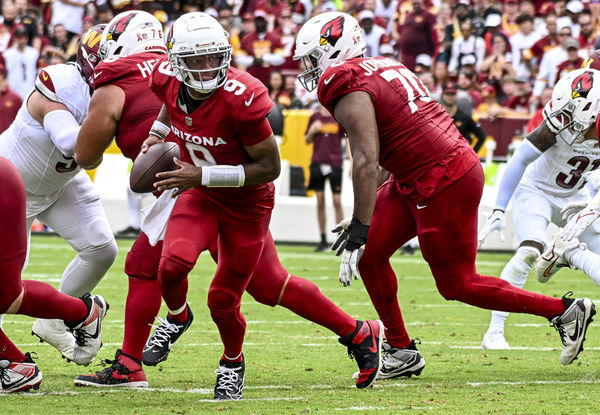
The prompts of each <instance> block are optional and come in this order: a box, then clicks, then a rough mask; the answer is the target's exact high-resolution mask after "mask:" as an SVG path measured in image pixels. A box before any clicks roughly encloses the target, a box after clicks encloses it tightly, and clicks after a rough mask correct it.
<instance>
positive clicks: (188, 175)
mask: <svg viewBox="0 0 600 415" xmlns="http://www.w3.org/2000/svg"><path fill="white" fill-rule="evenodd" d="M173 161H174V162H175V164H176V165H177V166H179V169H178V170H173V171H165V172H162V173H157V174H156V178H157V179H161V180H160V181H157V182H155V183H154V187H155V188H156V190H159V191H164V190H167V189H173V188H175V187H176V188H177V191H176V192H175V193H173V195H172V197H177V196H179V195H180V194H181V193H183V192H184V191H186V190H188V189H191V188H192V187H197V186H200V185H201V184H202V169H201V168H200V167H196V166H194V165H193V164H190V163H186V162H185V161H181V160H179V159H178V158H177V157H174V158H173Z"/></svg>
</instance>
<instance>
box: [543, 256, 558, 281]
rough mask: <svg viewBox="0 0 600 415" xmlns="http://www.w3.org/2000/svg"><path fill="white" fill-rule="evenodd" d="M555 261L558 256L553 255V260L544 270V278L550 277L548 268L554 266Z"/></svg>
mask: <svg viewBox="0 0 600 415" xmlns="http://www.w3.org/2000/svg"><path fill="white" fill-rule="evenodd" d="M556 261H558V257H555V258H554V261H552V262H551V263H550V265H548V267H547V268H546V269H545V270H544V277H546V278H549V277H550V270H551V269H552V267H553V266H554V264H555V263H556Z"/></svg>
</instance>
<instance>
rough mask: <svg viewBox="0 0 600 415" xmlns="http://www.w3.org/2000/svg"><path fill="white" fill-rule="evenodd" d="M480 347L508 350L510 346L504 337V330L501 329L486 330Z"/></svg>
mask: <svg viewBox="0 0 600 415" xmlns="http://www.w3.org/2000/svg"><path fill="white" fill-rule="evenodd" d="M481 348H482V349H483V350H510V346H509V344H508V342H507V341H506V339H505V338H504V332H503V331H501V330H494V331H489V330H488V332H487V333H485V334H484V335H483V340H482V341H481Z"/></svg>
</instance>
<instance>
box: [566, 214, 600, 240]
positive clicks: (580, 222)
mask: <svg viewBox="0 0 600 415" xmlns="http://www.w3.org/2000/svg"><path fill="white" fill-rule="evenodd" d="M598 216H600V208H598V207H589V206H587V207H586V208H585V209H583V210H581V211H580V212H579V213H576V214H575V215H573V216H571V219H570V220H569V221H568V222H567V224H566V225H565V227H564V229H563V230H562V233H561V237H562V239H563V241H570V240H572V239H573V238H578V237H579V235H581V233H582V232H583V231H585V230H586V229H587V228H588V227H589V226H590V225H591V224H592V223H594V221H595V220H596V219H598Z"/></svg>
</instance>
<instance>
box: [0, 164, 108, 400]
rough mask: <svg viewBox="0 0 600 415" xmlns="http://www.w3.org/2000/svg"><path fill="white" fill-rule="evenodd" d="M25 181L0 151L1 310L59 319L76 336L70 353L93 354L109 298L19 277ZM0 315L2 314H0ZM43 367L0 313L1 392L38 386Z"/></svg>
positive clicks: (22, 256) (24, 244)
mask: <svg viewBox="0 0 600 415" xmlns="http://www.w3.org/2000/svg"><path fill="white" fill-rule="evenodd" d="M25 199H26V194H25V186H24V184H23V179H22V178H21V176H20V174H19V171H18V170H17V169H16V168H15V166H14V165H13V164H12V163H11V162H10V161H8V160H7V159H5V158H4V157H0V212H2V215H0V286H2V291H0V313H7V314H23V315H27V316H31V317H37V318H42V319H61V320H60V321H62V322H63V324H65V325H66V326H67V327H69V328H70V329H71V330H72V331H73V333H74V335H75V337H77V338H78V339H81V340H82V341H80V342H78V343H77V344H75V345H74V346H73V348H74V354H75V355H86V356H91V357H92V358H93V357H94V356H95V355H96V354H97V353H98V350H99V349H100V346H101V345H102V334H101V329H102V321H103V319H104V316H105V314H106V310H108V304H106V302H105V301H104V299H103V298H102V297H101V296H99V295H90V294H87V293H86V294H84V295H83V296H82V297H81V298H73V297H71V296H68V295H66V294H62V293H60V292H58V291H56V290H55V289H54V288H53V287H52V286H51V285H50V284H47V283H45V282H40V281H31V280H21V270H22V269H23V265H24V264H25V257H26V256H27V245H28V244H27V232H26V230H25V222H26V219H25V217H26V214H25V204H26V200H25ZM0 317H1V316H0ZM41 382H42V373H41V372H40V370H39V369H38V367H37V365H36V364H35V363H34V362H33V360H32V358H31V355H30V354H29V353H25V354H23V353H22V352H21V351H20V350H19V349H18V348H17V346H15V344H14V343H13V342H11V341H10V339H9V338H8V337H7V336H6V334H5V333H4V331H2V325H1V318H0V394H2V393H10V392H22V391H27V390H29V389H32V388H33V389H38V388H39V386H40V383H41Z"/></svg>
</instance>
